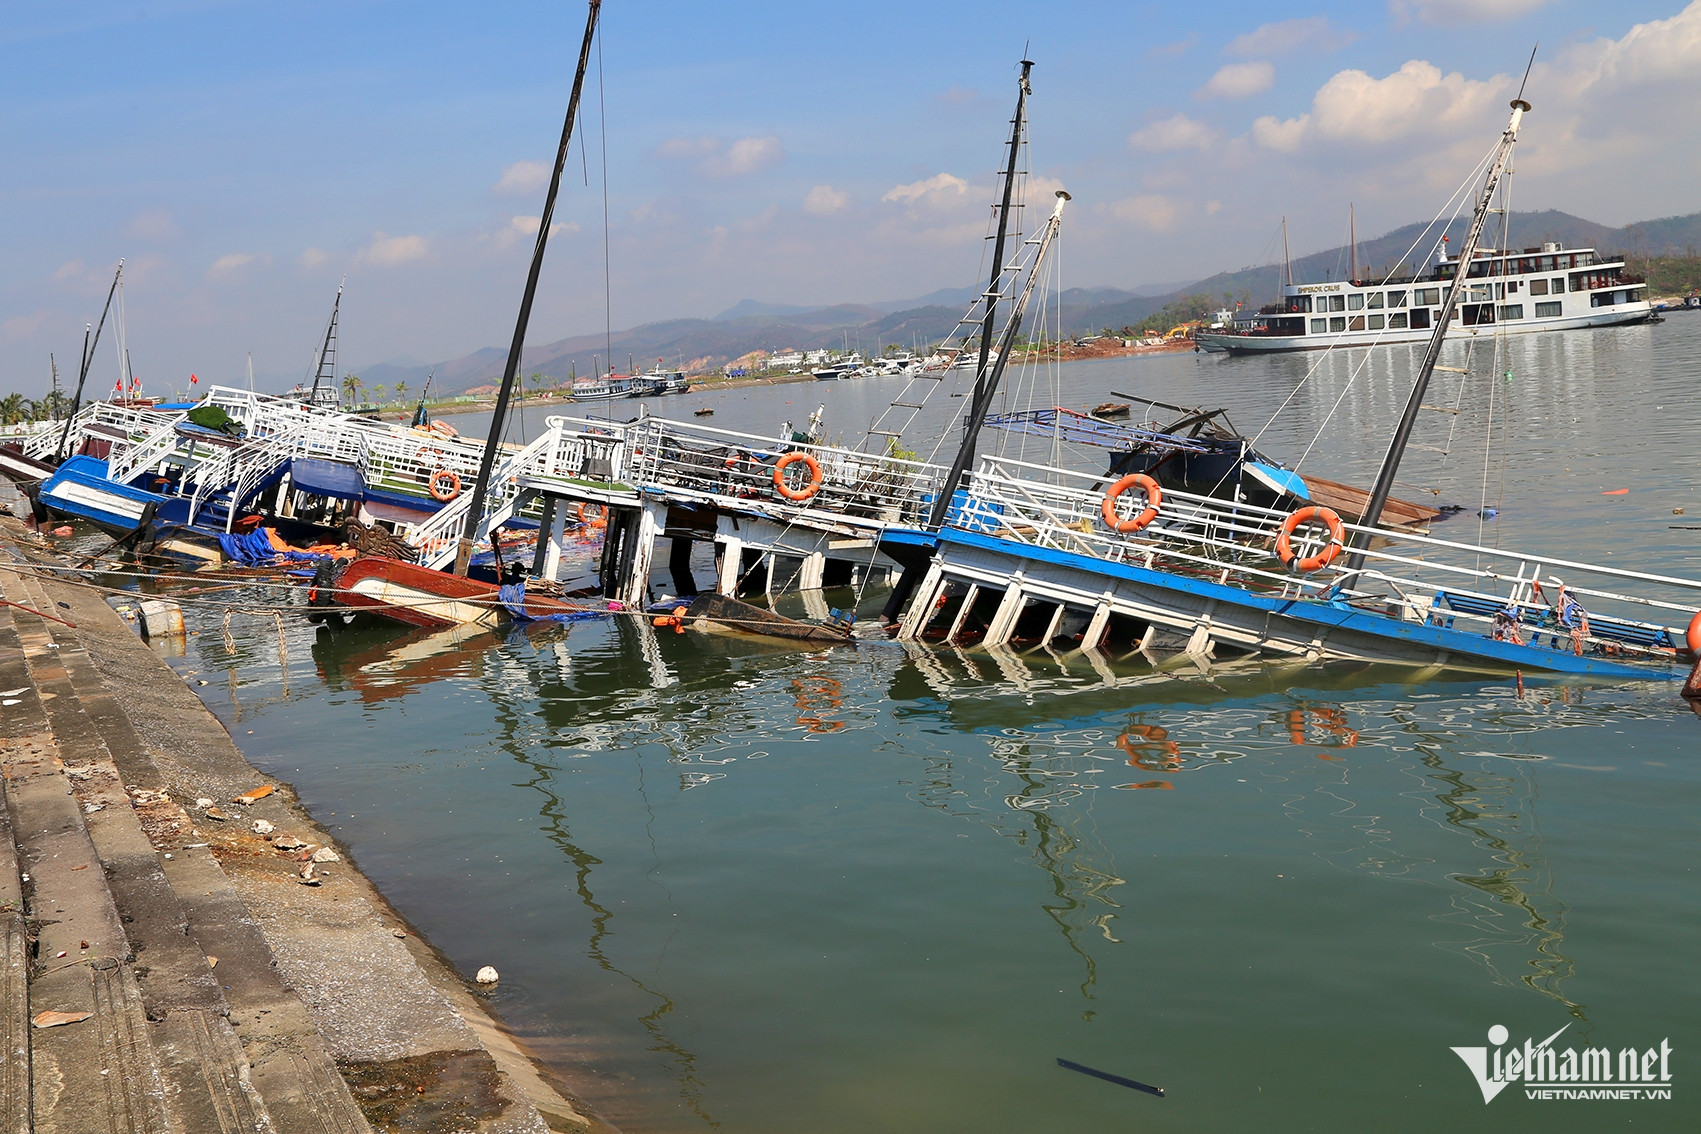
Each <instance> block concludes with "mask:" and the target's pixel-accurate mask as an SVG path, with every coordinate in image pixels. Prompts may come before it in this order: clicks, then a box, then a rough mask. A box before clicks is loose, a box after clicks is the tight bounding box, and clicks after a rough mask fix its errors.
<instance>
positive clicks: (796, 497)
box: [774, 452, 823, 504]
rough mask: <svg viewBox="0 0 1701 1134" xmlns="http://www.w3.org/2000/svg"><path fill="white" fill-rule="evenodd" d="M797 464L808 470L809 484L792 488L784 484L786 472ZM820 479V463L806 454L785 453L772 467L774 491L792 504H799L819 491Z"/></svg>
mask: <svg viewBox="0 0 1701 1134" xmlns="http://www.w3.org/2000/svg"><path fill="white" fill-rule="evenodd" d="M799 463H801V464H802V465H803V467H804V468H806V469H808V470H809V483H808V484H805V485H804V486H803V487H802V488H793V487H791V485H789V484H787V483H786V470H787V469H789V468H791V466H793V465H795V464H799ZM822 479H823V478H822V475H821V462H820V461H817V460H816V459H815V458H814V457H812V456H810V455H809V454H808V453H804V452H794V453H787V454H786V455H785V456H783V457H781V458H780V459H779V461H778V463H776V464H775V465H774V491H775V492H777V493H779V494H780V495H781V496H783V497H785V498H786V499H787V500H790V501H791V502H792V503H793V504H801V503H803V502H804V501H805V500H808V499H809V498H810V497H812V496H814V495H815V494H816V493H817V492H819V491H821V482H822Z"/></svg>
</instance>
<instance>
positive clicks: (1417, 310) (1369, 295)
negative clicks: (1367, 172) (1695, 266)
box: [1195, 243, 1652, 354]
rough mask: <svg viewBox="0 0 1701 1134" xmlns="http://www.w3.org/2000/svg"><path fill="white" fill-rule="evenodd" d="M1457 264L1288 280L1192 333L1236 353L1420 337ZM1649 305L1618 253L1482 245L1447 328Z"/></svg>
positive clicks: (1508, 326) (1631, 311)
mask: <svg viewBox="0 0 1701 1134" xmlns="http://www.w3.org/2000/svg"><path fill="white" fill-rule="evenodd" d="M1458 270H1459V264H1458V259H1457V257H1451V258H1450V257H1447V256H1446V255H1445V254H1443V255H1442V256H1441V257H1440V259H1439V260H1438V261H1437V263H1436V265H1435V267H1434V268H1433V269H1432V270H1431V271H1430V272H1428V273H1427V274H1425V275H1422V276H1404V277H1400V278H1391V279H1387V280H1383V281H1368V282H1367V281H1363V280H1350V281H1346V282H1340V283H1316V284H1293V283H1290V284H1288V285H1287V286H1286V287H1284V288H1283V289H1282V298H1281V300H1280V301H1278V302H1276V303H1273V304H1271V305H1269V306H1268V307H1265V308H1263V309H1262V310H1260V311H1259V312H1258V313H1257V314H1256V315H1251V316H1241V317H1240V318H1238V319H1236V320H1235V324H1234V329H1233V330H1224V331H1202V332H1199V333H1198V334H1197V335H1196V336H1195V339H1196V341H1197V342H1198V344H1199V345H1200V346H1201V347H1203V348H1204V349H1206V350H1209V351H1228V352H1230V353H1232V354H1258V353H1264V352H1267V351H1282V350H1322V349H1324V348H1325V347H1332V346H1380V345H1385V344H1389V343H1417V342H1424V341H1426V340H1427V339H1428V338H1429V335H1430V330H1431V328H1432V326H1433V320H1434V318H1435V316H1437V315H1439V314H1440V307H1441V300H1442V294H1443V291H1444V290H1445V289H1446V288H1447V287H1448V286H1449V285H1451V283H1452V282H1453V278H1454V275H1455V274H1456V273H1457V272H1458ZM1651 314H1652V308H1651V306H1650V305H1649V302H1648V287H1647V283H1646V282H1645V281H1644V280H1643V279H1642V278H1641V277H1639V276H1632V275H1627V274H1626V273H1625V271H1624V260H1623V258H1622V257H1603V256H1601V255H1599V254H1598V253H1597V252H1596V251H1595V250H1594V249H1593V248H1566V247H1564V246H1563V245H1561V244H1552V243H1550V244H1543V245H1541V246H1540V247H1539V248H1525V249H1523V250H1521V251H1520V250H1516V249H1510V250H1508V249H1501V250H1498V251H1497V250H1494V249H1479V250H1478V251H1477V254H1476V256H1475V257H1474V258H1473V259H1472V261H1471V267H1470V272H1469V273H1468V274H1467V275H1466V277H1465V293H1464V295H1462V296H1460V299H1459V307H1458V310H1457V312H1456V313H1455V315H1454V319H1453V325H1452V326H1450V327H1448V328H1447V335H1448V337H1449V338H1452V337H1455V336H1461V337H1462V336H1465V335H1473V334H1478V333H1481V332H1484V331H1494V330H1500V331H1504V332H1505V333H1507V334H1518V335H1521V334H1529V333H1531V332H1535V331H1559V330H1566V329H1569V328H1574V327H1609V326H1614V325H1616V324H1620V323H1640V322H1643V321H1645V320H1647V319H1648V318H1649V316H1650V315H1651Z"/></svg>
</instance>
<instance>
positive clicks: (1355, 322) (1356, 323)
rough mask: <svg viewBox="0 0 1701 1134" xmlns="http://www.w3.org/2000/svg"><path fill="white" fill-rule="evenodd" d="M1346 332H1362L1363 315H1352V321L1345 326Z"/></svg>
mask: <svg viewBox="0 0 1701 1134" xmlns="http://www.w3.org/2000/svg"><path fill="white" fill-rule="evenodd" d="M1347 330H1349V331H1362V330H1364V316H1363V315H1354V316H1353V317H1352V321H1351V322H1349V323H1348V324H1347Z"/></svg>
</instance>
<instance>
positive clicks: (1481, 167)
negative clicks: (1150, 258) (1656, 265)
mask: <svg viewBox="0 0 1701 1134" xmlns="http://www.w3.org/2000/svg"><path fill="white" fill-rule="evenodd" d="M1498 145H1499V143H1496V148H1498ZM1496 148H1491V149H1490V150H1489V152H1488V153H1487V154H1485V155H1484V156H1483V158H1482V160H1480V161H1479V162H1477V164H1476V167H1475V168H1474V169H1472V170H1471V171H1470V172H1469V173H1468V174H1466V175H1465V177H1464V180H1462V181H1461V182H1460V183H1459V186H1458V188H1456V189H1455V190H1454V191H1453V195H1452V196H1450V197H1449V198H1448V199H1447V201H1446V202H1445V203H1444V204H1443V205H1442V206H1441V209H1440V210H1439V211H1438V212H1437V213H1436V214H1435V217H1434V218H1433V219H1432V220H1430V222H1429V223H1428V224H1426V225H1425V226H1424V227H1423V231H1421V232H1419V233H1418V234H1417V237H1416V239H1414V240H1413V241H1412V243H1411V246H1410V247H1408V248H1407V249H1406V252H1405V255H1404V256H1402V257H1401V258H1400V259H1399V260H1398V261H1396V262H1395V264H1394V269H1393V270H1391V271H1390V272H1389V274H1388V275H1387V276H1384V277H1383V286H1386V283H1387V281H1388V280H1390V279H1392V278H1393V271H1395V270H1398V268H1399V266H1400V265H1401V264H1403V263H1406V262H1407V261H1408V260H1409V259H1410V257H1411V255H1412V253H1414V252H1416V251H1417V249H1418V248H1419V247H1420V246H1422V245H1423V244H1424V242H1425V240H1426V239H1427V238H1428V237H1429V234H1430V233H1431V232H1432V231H1433V230H1434V228H1435V225H1436V223H1437V222H1438V221H1440V220H1441V218H1442V217H1443V216H1444V215H1445V216H1447V218H1448V219H1447V224H1446V225H1443V226H1442V229H1441V232H1442V235H1446V232H1447V229H1448V228H1449V227H1451V225H1452V223H1453V221H1454V220H1456V219H1458V216H1459V211H1460V210H1461V209H1462V208H1464V206H1465V203H1466V202H1467V201H1469V200H1470V196H1471V189H1472V186H1473V185H1475V183H1476V182H1477V181H1478V180H1479V179H1480V178H1481V176H1482V175H1483V173H1484V172H1485V171H1486V170H1487V169H1488V167H1489V165H1490V164H1492V162H1493V161H1494V155H1495V152H1496ZM1449 210H1450V211H1449ZM1435 243H1440V241H1439V240H1438V241H1436V242H1435ZM1430 251H1431V252H1433V248H1431V250H1430ZM1428 256H1429V253H1425V259H1426V261H1427V259H1428ZM1338 345H1339V340H1335V341H1332V342H1330V344H1329V345H1328V346H1326V347H1324V348H1323V350H1322V352H1321V353H1319V355H1318V356H1317V361H1316V362H1314V363H1312V364H1311V366H1310V367H1309V368H1308V369H1307V370H1306V372H1305V374H1304V375H1303V376H1302V377H1301V378H1300V380H1299V381H1298V382H1297V383H1295V384H1294V388H1293V389H1292V390H1291V391H1289V393H1288V396H1287V397H1286V398H1284V399H1282V403H1281V404H1280V405H1279V406H1277V407H1276V411H1275V412H1274V413H1272V414H1271V415H1270V420H1269V421H1267V422H1265V423H1264V426H1263V428H1262V429H1260V430H1258V432H1257V433H1255V434H1254V435H1253V436H1252V438H1251V440H1250V444H1252V445H1257V444H1258V441H1259V439H1260V438H1262V437H1263V436H1264V434H1265V433H1267V432H1268V431H1269V430H1270V427H1271V426H1273V425H1275V424H1276V421H1277V419H1278V418H1280V417H1281V416H1282V414H1283V413H1284V412H1286V410H1287V408H1288V406H1289V405H1291V404H1292V403H1293V400H1294V399H1295V398H1296V397H1298V396H1299V393H1300V391H1301V390H1303V389H1304V388H1305V385H1306V383H1307V382H1309V381H1310V380H1311V378H1312V376H1313V375H1315V374H1316V373H1317V371H1318V369H1319V368H1320V367H1321V366H1322V365H1323V363H1324V361H1325V360H1326V359H1327V358H1328V357H1329V355H1330V354H1331V353H1332V352H1333V351H1334V350H1335V348H1336V347H1337V346H1338ZM1371 345H1373V346H1374V345H1376V343H1375V342H1374V341H1373V342H1372V344H1371ZM1312 445H1313V446H1315V445H1316V438H1313V440H1312ZM1306 451H1307V452H1310V449H1309V448H1308V449H1307V450H1306Z"/></svg>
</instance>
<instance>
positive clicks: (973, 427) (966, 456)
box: [928, 59, 1034, 528]
mask: <svg viewBox="0 0 1701 1134" xmlns="http://www.w3.org/2000/svg"><path fill="white" fill-rule="evenodd" d="M1033 69H1034V64H1033V61H1032V60H1029V59H1024V60H1022V77H1021V79H1020V80H1019V81H1018V84H1017V90H1016V114H1015V116H1014V117H1013V118H1011V120H1010V156H1009V160H1008V161H1007V162H1006V163H1005V166H1004V199H1003V203H1002V204H1001V205H1000V206H999V208H998V237H997V239H996V241H994V243H993V245H992V275H991V277H990V279H989V280H988V282H987V285H986V296H985V299H986V317H985V319H983V320H982V322H981V329H980V361H979V363H978V364H977V365H976V366H975V388H974V395H973V397H972V399H971V400H970V402H969V412H968V414H967V416H966V417H965V418H964V421H963V442H962V444H961V445H960V446H959V447H958V448H957V456H956V458H955V459H954V460H952V462H951V470H950V471H949V472H948V473H946V474H945V483H944V484H943V485H941V486H940V489H939V497H938V499H936V500H934V502H933V512H932V514H931V515H929V516H928V524H929V526H931V527H934V528H939V527H943V526H944V524H945V517H946V516H947V515H949V514H950V511H951V498H952V497H953V496H955V495H956V494H957V486H958V485H959V484H961V483H962V480H963V473H964V472H965V471H966V470H967V469H968V467H969V463H970V462H971V461H973V460H974V458H975V441H976V439H977V438H976V435H977V434H978V433H979V432H980V423H981V422H982V421H984V420H985V419H986V411H987V409H988V408H989V407H990V406H991V405H992V393H993V390H994V389H995V388H996V387H997V377H998V374H1001V373H1002V372H1003V368H1002V366H1000V367H999V368H998V369H997V371H996V372H994V373H989V372H988V371H987V366H986V361H987V357H988V355H989V354H990V353H991V351H992V327H993V320H994V318H995V317H996V315H997V313H998V294H999V290H1000V288H1001V286H1002V283H1003V276H1004V240H1005V237H1006V236H1007V235H1008V233H1009V230H1010V197H1011V195H1012V193H1013V192H1014V191H1015V188H1016V155H1017V152H1018V151H1019V150H1020V149H1021V144H1022V120H1023V117H1024V108H1025V107H1026V106H1027V101H1028V95H1029V94H1030V93H1032V90H1033V88H1032V87H1030V86H1029V85H1028V74H1029V73H1030V72H1031V71H1032V70H1033ZM1006 356H1007V352H1006V354H1001V355H999V362H1001V363H1002V362H1003V361H1004V359H1005V357H1006Z"/></svg>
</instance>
